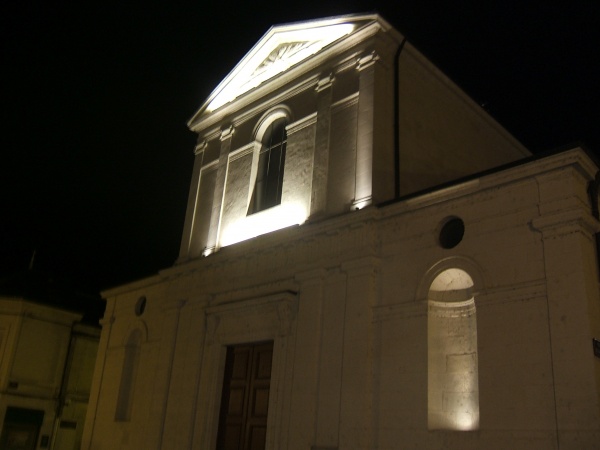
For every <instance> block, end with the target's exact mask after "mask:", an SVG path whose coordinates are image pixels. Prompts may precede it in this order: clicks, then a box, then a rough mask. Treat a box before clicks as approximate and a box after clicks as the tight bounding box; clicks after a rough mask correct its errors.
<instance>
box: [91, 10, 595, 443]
mask: <svg viewBox="0 0 600 450" xmlns="http://www.w3.org/2000/svg"><path fill="white" fill-rule="evenodd" d="M189 127H190V129H191V130H193V131H194V132H195V133H197V134H198V143H197V145H196V148H195V150H194V152H195V163H194V168H193V177H192V183H191V187H190V193H189V201H188V210H187V215H186V221H185V227H184V231H183V237H182V244H181V250H180V256H179V259H178V260H177V262H176V263H175V264H174V266H173V267H171V268H168V269H165V270H163V271H160V272H159V273H158V274H157V275H155V276H152V277H149V278H147V279H144V280H140V281H137V282H133V283H130V284H128V285H125V286H121V287H118V288H115V289H111V290H109V291H106V292H104V293H103V296H104V297H105V299H106V302H107V308H106V313H105V317H104V319H103V329H102V335H101V340H100V345H99V352H98V358H97V363H96V368H95V374H94V383H93V386H92V393H91V396H90V402H89V407H88V416H87V420H86V428H85V430H84V436H83V446H82V448H84V449H93V450H101V449H114V448H120V449H242V448H243V449H265V448H266V449H271V450H279V449H298V450H300V449H303V450H332V449H340V450H342V449H381V450H383V449H397V448H427V449H436V448H440V449H441V448H444V449H465V448H486V449H505V448H514V449H551V448H554V449H559V448H560V449H582V448H589V449H592V448H600V358H599V356H598V354H599V353H600V349H596V347H598V345H600V344H599V343H598V341H597V339H599V338H600V294H599V277H598V263H597V256H596V246H595V234H596V233H597V232H598V231H600V226H599V225H600V223H599V221H598V195H597V192H598V189H597V183H596V181H595V180H596V174H597V173H598V167H597V165H596V164H595V163H594V161H593V160H592V159H591V158H590V157H589V156H588V155H587V154H586V152H585V151H584V150H582V149H581V148H573V149H570V150H568V151H563V152H559V153H554V154H552V155H548V156H545V157H538V158H533V157H531V155H530V154H529V152H528V151H527V150H526V149H525V148H523V146H521V145H520V144H519V143H518V142H517V141H516V140H515V139H514V138H513V137H512V136H511V135H510V134H509V133H507V132H506V131H505V130H504V129H503V128H502V127H501V126H500V125H499V124H497V123H496V122H495V121H494V120H493V119H491V118H490V117H489V116H488V115H487V114H486V113H485V112H484V111H483V110H482V109H481V108H480V107H479V106H478V105H477V104H475V103H474V102H473V101H472V100H471V99H469V98H468V97H467V96H466V95H465V94H464V93H463V92H462V91H461V90H460V89H459V88H458V87H457V86H456V85H454V84H453V83H452V82H451V81H450V80H449V79H448V78H447V77H446V76H444V75H443V74H442V73H441V72H440V71H439V70H438V69H437V68H436V67H435V66H433V65H432V64H431V63H430V62H429V61H428V60H427V59H426V58H424V57H423V55H421V54H420V53H419V52H418V51H417V50H416V49H415V48H414V47H413V46H412V45H411V44H410V43H408V42H406V40H405V39H404V38H403V36H402V35H401V34H400V33H398V32H397V31H396V30H394V29H393V28H392V27H391V26H390V25H389V24H388V23H387V22H386V21H385V20H384V19H382V18H381V17H379V16H377V15H358V16H346V17H338V18H331V19H323V20H316V21H311V22H303V23H295V24H290V25H283V26H276V27H273V28H271V30H269V31H268V32H267V34H266V35H265V36H264V37H263V38H262V39H261V40H260V41H259V42H258V43H257V44H256V45H255V46H254V47H253V48H252V49H251V50H250V52H249V53H248V54H247V55H246V57H245V58H244V59H243V60H242V61H241V62H240V63H239V64H238V65H237V66H236V67H235V68H234V70H233V71H232V72H231V73H230V75H229V76H228V77H227V78H226V79H225V80H224V81H223V82H222V83H221V84H220V85H219V86H218V87H217V88H216V89H215V91H214V92H213V94H212V95H211V96H210V97H209V99H208V100H207V101H206V103H205V104H204V105H203V106H202V107H201V108H200V110H199V111H198V112H197V113H196V114H195V115H194V117H193V118H192V119H191V120H190V122H189Z"/></svg>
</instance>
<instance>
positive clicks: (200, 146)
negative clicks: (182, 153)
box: [194, 140, 208, 155]
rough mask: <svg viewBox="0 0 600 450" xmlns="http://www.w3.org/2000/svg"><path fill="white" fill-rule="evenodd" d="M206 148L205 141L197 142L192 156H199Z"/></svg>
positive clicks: (206, 143)
mask: <svg viewBox="0 0 600 450" xmlns="http://www.w3.org/2000/svg"><path fill="white" fill-rule="evenodd" d="M206 147H208V142H206V141H205V140H202V141H198V143H197V144H196V147H194V155H199V154H200V153H203V152H204V150H206Z"/></svg>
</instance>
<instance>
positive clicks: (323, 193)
mask: <svg viewBox="0 0 600 450" xmlns="http://www.w3.org/2000/svg"><path fill="white" fill-rule="evenodd" d="M333 80H334V78H333V75H332V74H330V75H328V76H327V77H325V78H322V79H321V80H319V82H318V83H317V87H316V91H317V126H316V135H315V153H314V155H315V156H314V164H313V179H312V192H311V202H310V215H311V217H312V216H316V215H321V214H324V213H325V211H326V209H327V178H328V173H329V136H330V129H331V99H332V91H333V89H332V86H333Z"/></svg>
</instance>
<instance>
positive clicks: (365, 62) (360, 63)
mask: <svg viewBox="0 0 600 450" xmlns="http://www.w3.org/2000/svg"><path fill="white" fill-rule="evenodd" d="M377 61H379V55H378V54H377V53H376V52H375V51H373V52H371V53H369V54H367V55H365V56H361V57H360V58H358V60H357V61H356V69H357V70H358V71H359V72H360V71H362V70H364V69H367V68H369V67H372V66H373V65H374V64H375V63H376V62H377Z"/></svg>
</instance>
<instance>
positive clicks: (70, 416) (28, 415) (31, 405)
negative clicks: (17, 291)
mask: <svg viewBox="0 0 600 450" xmlns="http://www.w3.org/2000/svg"><path fill="white" fill-rule="evenodd" d="M81 319H82V314H79V313H74V312H70V311H67V310H64V309H60V308H56V307H52V306H47V305H42V304H38V303H34V302H31V301H27V300H24V299H23V298H17V297H12V298H11V297H6V296H0V423H1V424H2V429H1V432H0V448H2V449H3V450H34V449H53V450H77V449H79V448H80V445H81V436H82V433H83V425H84V421H85V413H86V408H87V402H88V397H89V393H90V386H91V382H92V374H93V369H94V363H95V360H96V353H97V350H98V339H99V336H100V329H99V328H98V327H97V326H91V325H87V324H84V323H82V322H81Z"/></svg>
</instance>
